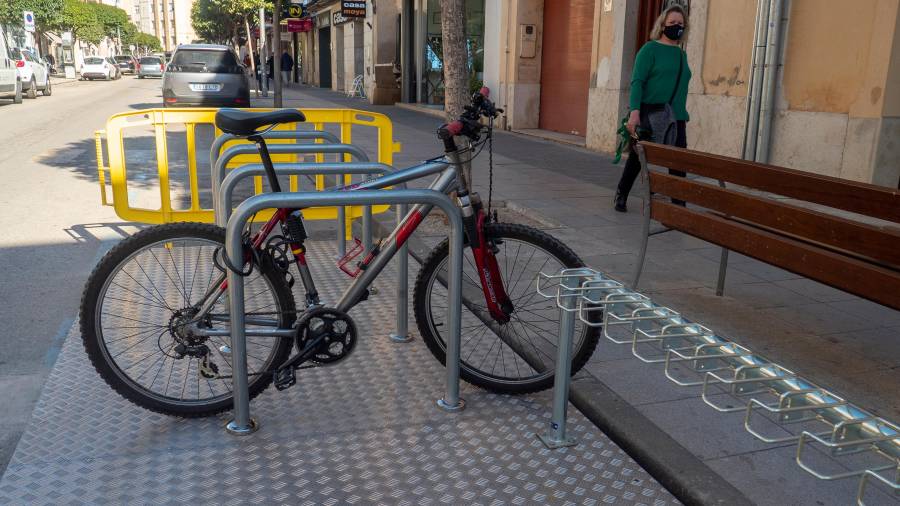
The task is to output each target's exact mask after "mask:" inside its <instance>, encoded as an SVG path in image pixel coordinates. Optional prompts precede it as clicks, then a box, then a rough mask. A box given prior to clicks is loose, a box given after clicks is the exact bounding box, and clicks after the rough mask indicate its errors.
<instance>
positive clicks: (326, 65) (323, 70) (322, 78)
mask: <svg viewBox="0 0 900 506" xmlns="http://www.w3.org/2000/svg"><path fill="white" fill-rule="evenodd" d="M319 87H320V88H331V27H330V26H328V27H325V28H319Z"/></svg>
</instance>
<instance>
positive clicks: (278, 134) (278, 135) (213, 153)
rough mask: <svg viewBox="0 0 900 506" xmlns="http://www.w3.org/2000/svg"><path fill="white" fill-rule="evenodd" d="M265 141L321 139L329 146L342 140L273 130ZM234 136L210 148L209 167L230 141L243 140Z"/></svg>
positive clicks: (321, 133)
mask: <svg viewBox="0 0 900 506" xmlns="http://www.w3.org/2000/svg"><path fill="white" fill-rule="evenodd" d="M262 137H263V139H291V140H318V139H321V140H323V141H325V142H326V143H328V144H340V143H341V140H340V139H338V137H337V136H336V135H334V134H333V133H331V132H325V131H322V130H272V131H271V132H266V133H264V134H263V136H262ZM242 139H243V137H238V136H236V135H233V134H222V135H220V136H218V137H216V139H215V140H214V141H213V143H212V146H211V147H210V148H209V166H210V167H215V166H216V160H217V159H218V158H219V153H220V152H221V151H222V146H224V145H225V143H227V142H228V141H236V140H242Z"/></svg>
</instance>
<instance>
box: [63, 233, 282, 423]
mask: <svg viewBox="0 0 900 506" xmlns="http://www.w3.org/2000/svg"><path fill="white" fill-rule="evenodd" d="M224 241H225V231H224V229H222V228H221V227H216V226H213V225H206V224H200V223H172V224H166V225H160V226H156V227H151V228H148V229H146V230H142V231H141V232H139V233H137V234H135V235H133V236H132V237H130V238H128V239H126V240H124V241H122V242H121V243H119V244H118V245H117V246H116V247H114V248H113V249H112V250H110V252H109V253H107V255H106V256H105V257H104V258H103V260H101V261H100V263H99V264H98V265H97V267H96V268H95V269H94V271H93V272H92V273H91V276H90V278H89V279H88V282H87V285H86V286H85V290H84V293H83V295H82V299H81V314H80V316H81V334H82V339H83V342H84V347H85V351H86V352H87V354H88V357H89V358H90V360H91V362H92V363H93V365H94V368H96V369H97V372H99V373H100V376H101V377H102V378H103V379H104V380H105V381H106V382H107V383H108V384H109V386H111V387H112V388H113V389H114V390H115V391H116V392H118V393H119V394H121V395H122V396H123V397H125V398H126V399H128V400H130V401H131V402H133V403H135V404H137V405H139V406H142V407H144V408H146V409H150V410H152V411H157V412H160V413H165V414H169V415H176V416H184V417H197V416H208V415H212V414H215V413H218V412H221V411H225V410H227V409H230V408H231V406H232V403H233V394H232V390H231V381H232V380H231V354H230V352H229V349H228V347H229V346H230V344H231V339H230V337H228V336H212V337H204V336H195V335H192V334H191V332H190V329H191V327H192V326H195V325H196V326H201V327H202V328H209V329H222V328H227V327H228V325H229V321H230V318H229V308H228V297H227V295H226V294H227V292H225V293H221V294H219V293H218V292H217V290H216V286H217V285H216V283H217V280H218V279H221V276H222V271H221V270H220V269H218V268H217V267H216V266H215V263H214V261H213V255H214V254H215V252H216V250H217V249H218V248H220V247H223V245H224ZM223 249H224V248H223ZM244 281H245V288H244V297H245V300H244V302H245V305H246V311H247V313H248V314H247V316H248V317H249V316H251V314H252V316H253V317H254V318H256V319H257V320H259V319H270V320H271V322H262V321H260V322H259V323H261V324H262V323H271V325H272V326H273V327H274V326H276V325H277V327H278V328H283V329H287V328H291V326H292V324H293V323H294V319H295V316H296V315H295V312H296V309H295V306H294V298H293V295H292V294H291V290H290V287H289V286H288V284H287V282H286V281H285V279H284V275H283V274H281V273H277V272H274V271H272V270H265V267H260V266H254V269H253V272H252V273H251V274H250V276H248V277H246V278H245V280H244ZM209 293H214V294H215V295H213V297H216V299H217V300H216V302H215V305H214V306H213V307H212V310H211V311H210V312H209V315H208V316H207V317H205V318H199V317H196V316H195V314H196V312H197V310H198V308H199V307H200V305H201V303H202V299H203V298H204V296H206V295H207V294H209ZM252 328H254V326H251V325H248V331H249V330H251V329H252ZM203 347H205V348H206V351H203ZM291 347H292V340H291V339H278V338H268V337H266V338H264V337H258V336H257V337H253V336H248V337H247V368H248V373H249V374H250V377H249V391H250V397H251V398H253V397H254V396H256V395H258V394H259V393H260V392H262V391H263V390H264V389H265V388H266V387H267V386H268V385H269V383H271V381H272V375H271V374H270V373H267V372H266V371H270V370H272V369H274V368H275V367H277V366H278V365H280V364H281V363H283V362H284V361H285V360H286V359H287V357H288V355H289V354H290V351H291ZM185 349H188V350H191V351H192V353H193V354H188V355H184V354H183V353H184V351H185ZM198 354H199V355H200V356H196V355H198ZM179 355H182V356H179ZM203 356H206V357H207V358H206V359H204V358H202V357H203ZM210 363H212V364H213V365H212V366H210V365H209V364H210ZM213 370H215V371H213Z"/></svg>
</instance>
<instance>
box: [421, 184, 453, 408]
mask: <svg viewBox="0 0 900 506" xmlns="http://www.w3.org/2000/svg"><path fill="white" fill-rule="evenodd" d="M407 191H409V190H407ZM448 200H449V199H448ZM454 209H456V208H455V207H454ZM444 212H445V213H446V212H447V211H446V210H445V211H444ZM453 212H455V213H459V211H458V210H456V211H453ZM460 223H461V220H460ZM462 257H463V232H462V226H460V227H453V228H451V229H450V273H449V274H450V283H449V285H450V286H449V288H448V294H447V298H448V299H449V301H448V302H449V304H447V321H448V322H450V327H449V330H450V338H449V339H448V340H447V341H448V342H447V357H446V367H447V393H446V395H445V396H444V398H443V399H439V400H438V401H437V405H438V407H439V408H441V409H443V410H444V411H450V412H454V411H462V410H463V409H464V408H465V407H466V403H465V402H464V401H463V400H462V399H461V398H460V397H459V348H460V342H459V337H460V325H461V320H462V297H461V296H462V274H463V259H462Z"/></svg>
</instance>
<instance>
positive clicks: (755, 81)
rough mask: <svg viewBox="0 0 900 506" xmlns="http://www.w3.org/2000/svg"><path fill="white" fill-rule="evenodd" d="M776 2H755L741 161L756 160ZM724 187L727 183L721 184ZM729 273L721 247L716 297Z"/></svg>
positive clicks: (725, 252) (726, 259)
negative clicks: (768, 50) (772, 11)
mask: <svg viewBox="0 0 900 506" xmlns="http://www.w3.org/2000/svg"><path fill="white" fill-rule="evenodd" d="M772 1H773V0H759V1H758V2H757V3H756V29H755V30H754V31H753V51H752V52H751V54H750V76H749V81H750V84H749V85H748V88H747V107H746V109H745V113H744V137H743V139H742V141H741V158H743V159H744V160H750V161H754V160H755V159H756V141H757V136H758V134H759V115H760V109H761V96H760V95H761V93H762V87H763V80H764V76H765V74H766V69H765V68H764V63H765V61H766V40H767V38H768V31H769V11H770V10H771V8H772ZM719 186H720V187H722V188H725V182H724V181H721V180H720V181H719ZM727 271H728V248H722V254H721V256H720V258H719V277H718V281H717V282H716V295H717V296H720V297H721V296H722V295H723V294H724V293H725V274H726V272H727Z"/></svg>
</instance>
